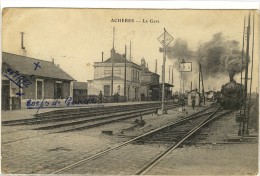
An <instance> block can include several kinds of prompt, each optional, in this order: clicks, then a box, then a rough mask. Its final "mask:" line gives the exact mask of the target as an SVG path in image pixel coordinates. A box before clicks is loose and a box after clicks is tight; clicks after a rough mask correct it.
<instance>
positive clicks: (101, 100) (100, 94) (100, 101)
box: [98, 91, 103, 104]
mask: <svg viewBox="0 0 260 176" xmlns="http://www.w3.org/2000/svg"><path fill="white" fill-rule="evenodd" d="M98 96H99V103H101V104H102V103H103V94H102V91H100V92H99V95H98Z"/></svg>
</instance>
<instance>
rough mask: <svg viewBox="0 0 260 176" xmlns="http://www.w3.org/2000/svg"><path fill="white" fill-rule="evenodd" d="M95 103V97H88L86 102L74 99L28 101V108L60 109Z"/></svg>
mask: <svg viewBox="0 0 260 176" xmlns="http://www.w3.org/2000/svg"><path fill="white" fill-rule="evenodd" d="M92 102H94V97H88V98H86V99H84V100H73V98H72V97H68V98H66V99H65V100H45V99H43V100H31V99H30V100H28V101H27V102H26V106H27V108H28V109H30V108H58V107H61V106H67V107H68V106H71V105H75V104H88V103H92Z"/></svg>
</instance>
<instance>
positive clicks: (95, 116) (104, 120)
mask: <svg viewBox="0 0 260 176" xmlns="http://www.w3.org/2000/svg"><path fill="white" fill-rule="evenodd" d="M159 105H160V104H159V103H152V104H144V105H142V106H140V105H138V108H137V109H136V110H134V108H136V105H130V106H129V107H128V106H123V107H124V109H120V108H122V106H119V107H120V108H118V107H109V108H104V109H106V110H107V109H108V110H109V111H108V114H104V112H105V111H104V110H103V109H102V108H98V109H99V111H98V112H95V111H93V110H91V109H89V111H88V112H92V113H89V114H86V113H85V111H83V113H82V115H81V116H76V117H75V118H73V116H72V115H71V114H67V115H66V116H65V117H57V114H54V115H55V116H54V119H52V118H53V117H52V116H49V117H48V116H47V115H51V113H47V115H46V114H45V113H44V114H43V118H42V119H39V118H35V119H30V121H28V120H25V121H20V120H18V121H14V122H12V121H10V122H8V123H6V124H5V126H17V128H16V129H15V130H10V129H9V131H8V132H4V133H3V134H2V135H4V136H11V135H12V134H14V133H21V132H22V133H25V134H26V133H27V132H28V131H30V130H35V131H39V133H35V135H32V136H30V138H34V137H35V138H38V137H39V136H42V135H49V134H52V133H63V132H72V131H79V130H85V129H89V128H94V127H97V126H101V125H105V124H109V123H115V122H119V121H123V120H126V119H130V118H135V117H139V116H140V115H146V114H151V113H155V110H156V109H157V108H159ZM165 107H166V109H172V108H175V107H178V105H177V104H173V103H172V102H171V103H167V104H166V106H165ZM113 109H114V113H113ZM77 111H78V110H73V111H72V114H74V113H75V112H77ZM122 111H123V112H122ZM58 114H61V111H58ZM69 117H72V118H69ZM68 118H69V119H68ZM57 119H59V121H58V120H57ZM39 120H41V121H39ZM42 121H43V122H42ZM46 121H47V122H46ZM29 124H30V125H29ZM22 125H25V127H23V128H22V129H20V127H21V126H22ZM20 136H21V137H20ZM30 138H28V137H26V136H25V137H24V135H19V138H17V139H13V138H10V139H11V140H8V141H4V142H2V144H9V143H13V142H16V141H21V140H26V139H30Z"/></svg>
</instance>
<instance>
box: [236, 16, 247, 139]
mask: <svg viewBox="0 0 260 176" xmlns="http://www.w3.org/2000/svg"><path fill="white" fill-rule="evenodd" d="M245 23H246V17H244V28H243V42H242V43H243V44H242V56H241V72H240V78H241V82H240V83H241V85H243V70H242V68H243V64H244V45H245ZM240 95H241V96H244V94H243V88H242V86H241V89H240ZM243 104H244V99H243V98H242V102H241V106H240V110H239V115H240V116H239V117H240V122H239V130H238V135H239V136H240V135H242V126H243V123H242V106H243Z"/></svg>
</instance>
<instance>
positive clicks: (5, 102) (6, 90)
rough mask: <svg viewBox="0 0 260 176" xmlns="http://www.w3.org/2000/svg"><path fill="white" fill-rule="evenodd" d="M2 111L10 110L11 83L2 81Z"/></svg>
mask: <svg viewBox="0 0 260 176" xmlns="http://www.w3.org/2000/svg"><path fill="white" fill-rule="evenodd" d="M1 109H2V110H10V81H9V80H2V108H1Z"/></svg>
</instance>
